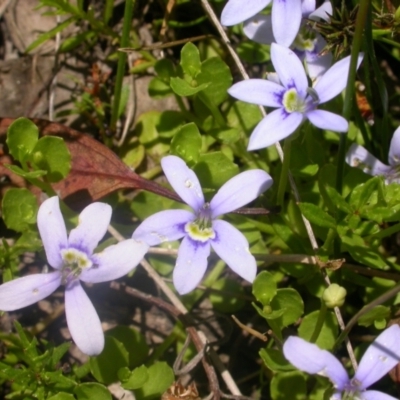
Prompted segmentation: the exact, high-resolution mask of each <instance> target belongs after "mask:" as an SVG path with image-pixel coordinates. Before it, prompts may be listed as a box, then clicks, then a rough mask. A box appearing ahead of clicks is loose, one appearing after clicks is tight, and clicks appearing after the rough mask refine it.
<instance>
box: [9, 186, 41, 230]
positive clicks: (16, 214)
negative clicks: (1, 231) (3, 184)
mask: <svg viewBox="0 0 400 400" xmlns="http://www.w3.org/2000/svg"><path fill="white" fill-rule="evenodd" d="M2 206H3V219H4V223H5V224H6V226H7V228H9V229H13V230H15V231H17V232H22V231H25V230H27V229H28V228H29V225H30V224H34V223H36V214H37V211H38V204H37V200H36V197H35V196H34V195H33V194H32V193H31V192H30V191H29V190H28V189H25V188H22V189H10V190H8V191H7V192H6V194H5V195H4V197H3V203H2Z"/></svg>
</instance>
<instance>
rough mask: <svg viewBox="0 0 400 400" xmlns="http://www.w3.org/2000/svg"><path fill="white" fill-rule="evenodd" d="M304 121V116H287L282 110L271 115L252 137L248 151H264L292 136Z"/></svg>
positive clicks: (256, 129) (296, 113) (259, 125)
mask: <svg viewBox="0 0 400 400" xmlns="http://www.w3.org/2000/svg"><path fill="white" fill-rule="evenodd" d="M302 121H303V114H301V113H298V112H293V113H291V114H287V113H286V112H285V111H284V110H283V109H282V108H279V109H278V110H274V111H272V112H271V113H269V114H268V115H267V116H266V117H265V118H263V119H262V120H261V122H260V123H259V124H258V125H257V126H256V128H255V129H254V131H253V133H252V134H251V136H250V141H249V145H248V147H247V150H249V151H251V150H258V149H263V148H264V147H268V146H271V145H273V144H274V143H276V142H279V141H280V140H282V139H285V138H286V137H288V136H289V135H291V134H292V133H293V132H294V131H295V130H296V129H297V128H298V127H299V126H300V124H301V122H302Z"/></svg>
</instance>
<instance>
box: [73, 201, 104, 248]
mask: <svg viewBox="0 0 400 400" xmlns="http://www.w3.org/2000/svg"><path fill="white" fill-rule="evenodd" d="M111 214H112V208H111V206H110V205H108V204H106V203H92V204H90V205H88V206H87V207H85V208H84V209H83V211H82V212H81V213H80V214H79V220H78V221H79V222H78V225H77V227H76V228H74V229H72V230H71V232H70V234H69V238H68V242H69V245H70V246H71V247H74V248H76V249H78V250H81V251H83V252H85V253H86V254H92V253H93V250H94V249H95V248H96V247H97V245H98V244H99V242H100V240H101V239H102V238H103V237H104V235H105V234H106V232H107V228H108V225H109V223H110V220H111Z"/></svg>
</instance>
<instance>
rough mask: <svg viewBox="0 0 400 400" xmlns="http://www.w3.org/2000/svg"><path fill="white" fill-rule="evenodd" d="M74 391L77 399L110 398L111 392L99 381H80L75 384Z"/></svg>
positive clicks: (99, 399)
mask: <svg viewBox="0 0 400 400" xmlns="http://www.w3.org/2000/svg"><path fill="white" fill-rule="evenodd" d="M74 393H75V395H76V397H77V398H78V400H94V399H96V400H112V397H111V393H110V392H109V391H108V389H107V388H106V387H104V386H103V385H100V384H99V383H94V382H89V383H81V384H79V385H77V386H76V388H75V390H74Z"/></svg>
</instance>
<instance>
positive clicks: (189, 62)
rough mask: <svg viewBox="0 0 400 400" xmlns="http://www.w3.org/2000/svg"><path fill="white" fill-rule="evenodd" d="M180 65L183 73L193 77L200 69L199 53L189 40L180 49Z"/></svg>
mask: <svg viewBox="0 0 400 400" xmlns="http://www.w3.org/2000/svg"><path fill="white" fill-rule="evenodd" d="M180 64H181V67H182V70H183V72H184V73H185V74H187V75H189V76H191V77H192V78H195V77H196V75H197V74H198V73H199V72H200V70H201V61H200V53H199V50H198V48H197V47H196V46H195V45H194V44H193V43H191V42H189V43H186V44H185V45H184V46H183V47H182V50H181V62H180Z"/></svg>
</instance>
